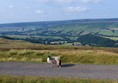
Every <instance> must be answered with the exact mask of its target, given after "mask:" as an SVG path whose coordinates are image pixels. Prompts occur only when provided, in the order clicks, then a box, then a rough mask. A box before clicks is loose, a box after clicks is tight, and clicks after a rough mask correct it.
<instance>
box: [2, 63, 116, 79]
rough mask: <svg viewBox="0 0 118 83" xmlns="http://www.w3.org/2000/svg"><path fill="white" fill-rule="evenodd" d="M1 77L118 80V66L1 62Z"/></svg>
mask: <svg viewBox="0 0 118 83" xmlns="http://www.w3.org/2000/svg"><path fill="white" fill-rule="evenodd" d="M0 75H15V76H41V77H67V78H68V77H72V78H89V79H90V78H91V79H104V80H106V79H109V80H118V65H86V64H62V68H60V67H51V65H50V64H47V63H28V62H0Z"/></svg>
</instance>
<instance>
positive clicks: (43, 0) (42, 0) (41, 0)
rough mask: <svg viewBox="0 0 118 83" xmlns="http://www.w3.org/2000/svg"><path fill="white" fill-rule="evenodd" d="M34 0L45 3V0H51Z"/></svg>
mask: <svg viewBox="0 0 118 83" xmlns="http://www.w3.org/2000/svg"><path fill="white" fill-rule="evenodd" d="M36 1H38V2H40V3H47V2H49V1H51V0H36Z"/></svg>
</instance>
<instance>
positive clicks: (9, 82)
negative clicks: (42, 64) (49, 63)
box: [0, 76, 118, 83]
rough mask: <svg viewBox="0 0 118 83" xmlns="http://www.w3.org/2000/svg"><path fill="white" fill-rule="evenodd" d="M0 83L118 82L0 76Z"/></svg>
mask: <svg viewBox="0 0 118 83" xmlns="http://www.w3.org/2000/svg"><path fill="white" fill-rule="evenodd" d="M0 83H118V82H117V81H109V80H92V79H74V78H52V77H18V76H12V77H11V76H0Z"/></svg>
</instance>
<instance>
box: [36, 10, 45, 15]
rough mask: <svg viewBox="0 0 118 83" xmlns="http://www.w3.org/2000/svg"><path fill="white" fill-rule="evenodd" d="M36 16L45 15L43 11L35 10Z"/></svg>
mask: <svg viewBox="0 0 118 83" xmlns="http://www.w3.org/2000/svg"><path fill="white" fill-rule="evenodd" d="M35 13H36V14H43V13H44V12H43V11H42V10H35Z"/></svg>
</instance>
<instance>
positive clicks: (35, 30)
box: [0, 18, 118, 47]
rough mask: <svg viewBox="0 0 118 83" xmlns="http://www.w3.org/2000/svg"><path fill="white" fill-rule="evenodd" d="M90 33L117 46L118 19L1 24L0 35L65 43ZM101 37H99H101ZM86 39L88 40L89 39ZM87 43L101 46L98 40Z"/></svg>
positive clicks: (33, 40) (44, 42)
mask: <svg viewBox="0 0 118 83" xmlns="http://www.w3.org/2000/svg"><path fill="white" fill-rule="evenodd" d="M90 34H92V35H94V36H99V37H100V38H104V39H106V41H105V42H106V43H109V41H110V42H111V40H112V41H113V42H112V43H113V44H112V45H110V47H114V46H115V47H116V46H117V43H118V41H117V40H118V19H117V18H116V19H80V20H65V21H45V22H25V23H11V24H0V36H2V37H5V36H7V38H8V37H9V38H13V39H20V40H26V41H30V42H33V43H43V44H50V43H52V42H58V44H63V43H65V42H68V43H74V42H81V41H78V40H80V38H81V36H82V37H84V35H88V36H90ZM92 35H91V36H92ZM99 37H97V38H98V39H99ZM78 38H79V39H78ZM91 38H92V37H91ZM108 39H109V40H108ZM84 40H85V41H88V39H87V40H86V39H84ZM81 43H82V42H81ZM86 44H87V45H96V46H99V45H98V44H96V42H94V43H93V44H89V43H88V42H87V43H86ZM86 44H85V45H86ZM104 44H105V43H104ZM100 46H107V45H100Z"/></svg>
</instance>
